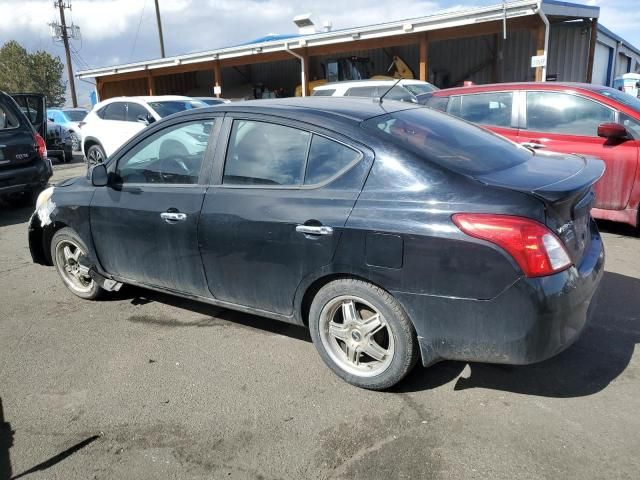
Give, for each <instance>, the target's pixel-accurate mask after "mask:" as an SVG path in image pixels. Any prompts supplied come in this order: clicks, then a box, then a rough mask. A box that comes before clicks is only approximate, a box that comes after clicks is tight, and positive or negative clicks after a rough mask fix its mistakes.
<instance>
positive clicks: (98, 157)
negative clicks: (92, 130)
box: [87, 145, 107, 167]
mask: <svg viewBox="0 0 640 480" xmlns="http://www.w3.org/2000/svg"><path fill="white" fill-rule="evenodd" d="M106 159H107V155H106V154H105V153H104V150H103V149H102V147H101V146H100V145H91V146H90V147H89V150H87V163H88V164H89V166H90V167H92V166H94V165H98V164H100V163H104V161H105V160H106Z"/></svg>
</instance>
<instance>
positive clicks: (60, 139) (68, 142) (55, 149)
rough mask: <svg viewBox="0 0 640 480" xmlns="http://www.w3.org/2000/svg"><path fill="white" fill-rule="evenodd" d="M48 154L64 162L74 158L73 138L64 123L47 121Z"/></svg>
mask: <svg viewBox="0 0 640 480" xmlns="http://www.w3.org/2000/svg"><path fill="white" fill-rule="evenodd" d="M47 154H48V155H49V157H55V158H57V159H58V160H60V161H61V162H63V163H66V162H70V161H71V160H72V159H73V138H72V136H71V132H70V131H69V130H67V129H66V128H65V127H63V126H62V125H58V124H57V123H54V122H50V121H47Z"/></svg>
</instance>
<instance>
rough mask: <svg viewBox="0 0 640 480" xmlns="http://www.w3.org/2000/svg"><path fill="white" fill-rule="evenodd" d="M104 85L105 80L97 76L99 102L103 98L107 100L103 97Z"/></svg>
mask: <svg viewBox="0 0 640 480" xmlns="http://www.w3.org/2000/svg"><path fill="white" fill-rule="evenodd" d="M103 87H104V82H103V81H102V79H101V78H100V77H96V94H97V96H98V98H96V100H97V101H98V102H101V101H102V100H106V99H105V98H104V97H103V93H102V90H103Z"/></svg>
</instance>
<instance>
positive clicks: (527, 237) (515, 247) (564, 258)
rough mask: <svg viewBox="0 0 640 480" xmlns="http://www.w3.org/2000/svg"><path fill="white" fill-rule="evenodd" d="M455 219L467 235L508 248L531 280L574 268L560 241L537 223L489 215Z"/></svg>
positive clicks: (459, 215)
mask: <svg viewBox="0 0 640 480" xmlns="http://www.w3.org/2000/svg"><path fill="white" fill-rule="evenodd" d="M452 220H453V222H454V223H455V224H456V225H457V226H458V228H459V229H460V230H462V231H463V232H464V233H466V234H467V235H470V236H472V237H476V238H480V239H482V240H486V241H488V242H491V243H493V244H495V245H498V246H499V247H501V248H502V249H504V250H505V251H506V252H507V253H508V254H509V255H511V256H512V257H513V259H514V260H515V261H516V262H517V263H518V265H519V266H520V268H521V269H522V271H523V272H524V274H525V275H526V276H527V277H542V276H545V275H551V274H553V273H557V272H559V271H562V270H565V269H566V268H568V267H570V266H571V259H570V258H569V254H568V253H567V250H566V249H565V247H564V245H563V244H562V242H561V241H560V239H559V238H558V237H557V236H556V235H554V233H553V232H552V231H551V230H549V229H548V228H547V227H545V226H544V225H542V224H541V223H538V222H536V221H535V220H531V219H529V218H523V217H515V216H511V215H496V214H487V213H456V214H455V215H453V217H452Z"/></svg>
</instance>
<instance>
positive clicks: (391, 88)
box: [377, 78, 404, 105]
mask: <svg viewBox="0 0 640 480" xmlns="http://www.w3.org/2000/svg"><path fill="white" fill-rule="evenodd" d="M400 80H404V79H403V78H399V79H398V80H397V81H396V83H394V84H393V85H391V86H390V87H389V90H387V91H386V92H384V93H383V94H382V95H381V96H380V98H378V99H377V101H378V103H379V104H380V105H382V99H383V98H384V97H385V95H387V93H389V92H390V91H391V90H393V87H395V86H396V85H398V84H399V83H400Z"/></svg>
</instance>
